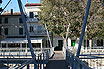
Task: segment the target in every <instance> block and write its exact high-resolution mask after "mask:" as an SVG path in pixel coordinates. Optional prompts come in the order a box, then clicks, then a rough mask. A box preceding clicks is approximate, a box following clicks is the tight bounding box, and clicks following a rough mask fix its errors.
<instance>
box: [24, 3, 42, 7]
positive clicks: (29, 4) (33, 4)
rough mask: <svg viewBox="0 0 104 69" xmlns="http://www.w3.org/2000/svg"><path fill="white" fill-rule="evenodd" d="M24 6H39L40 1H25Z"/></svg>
mask: <svg viewBox="0 0 104 69" xmlns="http://www.w3.org/2000/svg"><path fill="white" fill-rule="evenodd" d="M25 6H41V4H40V3H26V5H25Z"/></svg>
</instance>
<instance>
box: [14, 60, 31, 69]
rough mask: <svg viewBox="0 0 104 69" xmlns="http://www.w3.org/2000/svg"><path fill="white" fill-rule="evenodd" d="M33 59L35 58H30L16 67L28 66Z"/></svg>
mask: <svg viewBox="0 0 104 69" xmlns="http://www.w3.org/2000/svg"><path fill="white" fill-rule="evenodd" d="M32 61H33V59H30V60H28V61H26V62H24V63H23V64H22V65H20V66H18V67H17V68H15V69H18V68H20V69H21V68H23V67H25V66H27V65H28V64H30V63H31V62H32Z"/></svg>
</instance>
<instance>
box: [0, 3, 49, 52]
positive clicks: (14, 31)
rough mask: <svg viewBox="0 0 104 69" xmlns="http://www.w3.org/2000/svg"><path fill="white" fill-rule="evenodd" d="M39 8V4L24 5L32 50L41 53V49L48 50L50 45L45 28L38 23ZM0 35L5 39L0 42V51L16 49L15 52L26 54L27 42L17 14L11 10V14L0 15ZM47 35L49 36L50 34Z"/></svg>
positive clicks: (20, 19) (20, 18)
mask: <svg viewBox="0 0 104 69" xmlns="http://www.w3.org/2000/svg"><path fill="white" fill-rule="evenodd" d="M39 7H41V4H28V3H27V4H26V5H25V9H26V12H24V13H25V17H26V23H27V27H28V31H29V34H30V38H31V43H32V46H33V48H34V50H38V51H40V50H41V51H42V50H43V48H50V44H49V41H48V38H47V33H46V30H45V28H44V27H43V26H42V25H41V24H39V23H38V12H40V9H39ZM0 35H2V36H5V38H4V39H2V40H1V41H0V42H1V44H0V45H1V46H0V48H1V49H10V50H13V49H16V51H18V49H23V51H25V53H28V50H29V48H28V41H27V39H26V33H25V29H24V25H23V21H22V17H21V15H20V13H19V12H13V10H11V12H5V13H4V14H2V15H0ZM49 35H50V36H51V33H50V32H49ZM17 48H18V49H17ZM38 53H39V52H38Z"/></svg>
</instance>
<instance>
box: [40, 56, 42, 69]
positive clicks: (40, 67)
mask: <svg viewBox="0 0 104 69" xmlns="http://www.w3.org/2000/svg"><path fill="white" fill-rule="evenodd" d="M41 62H42V54H40V69H42V66H41V65H42V63H41Z"/></svg>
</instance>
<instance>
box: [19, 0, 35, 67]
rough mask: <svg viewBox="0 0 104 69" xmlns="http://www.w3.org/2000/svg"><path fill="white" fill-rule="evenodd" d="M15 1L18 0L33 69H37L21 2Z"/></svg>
mask: <svg viewBox="0 0 104 69" xmlns="http://www.w3.org/2000/svg"><path fill="white" fill-rule="evenodd" d="M17 1H18V5H19V9H20V12H21V16H22V21H23V25H24V29H25V32H26V36H27V40H28V44H29V48H30V51H31V56H32V59H33V63H34V69H37V65H36V61H35V54H34V50H33V47H32V44H31V40H30V36H29V31H28V28H27V24H26V18H25V15H24V13H23V8H22V2H21V0H17Z"/></svg>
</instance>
